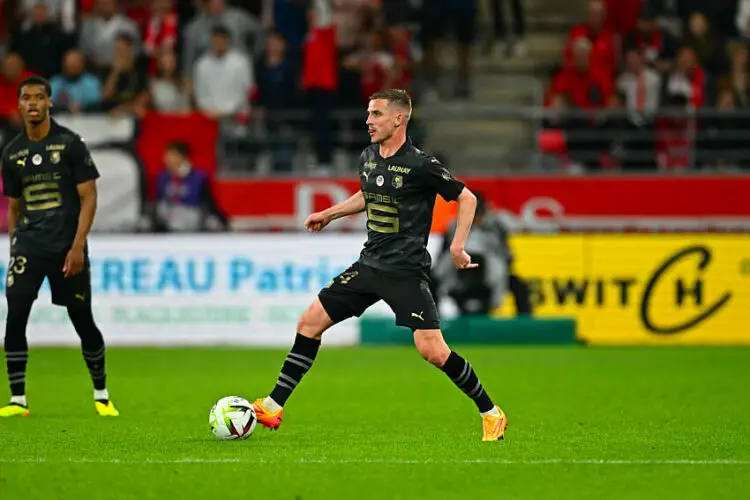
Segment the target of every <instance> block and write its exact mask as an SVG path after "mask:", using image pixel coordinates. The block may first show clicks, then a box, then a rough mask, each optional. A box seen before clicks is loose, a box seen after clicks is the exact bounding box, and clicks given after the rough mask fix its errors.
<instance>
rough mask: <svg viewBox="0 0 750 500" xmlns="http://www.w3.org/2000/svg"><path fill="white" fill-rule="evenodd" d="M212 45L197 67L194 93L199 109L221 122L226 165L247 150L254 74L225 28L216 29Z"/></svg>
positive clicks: (221, 150)
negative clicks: (236, 153) (238, 153)
mask: <svg viewBox="0 0 750 500" xmlns="http://www.w3.org/2000/svg"><path fill="white" fill-rule="evenodd" d="M211 45H212V47H211V51H210V52H206V53H205V54H203V55H202V56H201V57H200V58H199V59H198V62H197V63H196V64H195V67H194V70H193V90H194V93H195V104H196V107H197V109H198V110H199V111H200V112H201V113H203V114H204V115H206V116H208V117H209V118H213V119H215V120H218V122H219V141H218V142H217V144H216V147H217V156H218V157H219V159H220V160H219V161H220V162H222V163H224V164H227V163H228V162H230V161H232V160H234V159H235V158H234V157H233V156H237V155H233V154H232V153H233V152H234V151H235V150H244V149H246V146H247V143H246V140H245V139H246V138H247V126H246V123H247V120H248V118H249V113H250V98H251V92H252V91H253V90H254V89H255V73H254V68H253V65H252V63H251V62H250V58H249V57H248V55H247V54H246V53H244V52H242V51H240V50H237V49H235V48H234V47H232V39H231V34H230V32H229V30H228V29H227V28H225V27H224V26H216V27H214V28H213V36H212V40H211ZM245 163H246V162H244V161H243V162H242V164H243V165H244V164H245Z"/></svg>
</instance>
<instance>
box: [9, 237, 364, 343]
mask: <svg viewBox="0 0 750 500" xmlns="http://www.w3.org/2000/svg"><path fill="white" fill-rule="evenodd" d="M365 237H366V236H365V235H364V234H350V235H341V234H328V235H327V234H325V233H321V234H308V233H301V234H293V235H273V234H243V235H224V234H222V235H213V234H204V235H169V236H166V235H164V236H162V235H117V236H114V235H104V234H94V235H92V236H91V238H90V241H89V245H90V249H91V272H92V276H91V279H92V289H93V305H94V314H95V317H96V320H97V323H98V324H99V328H100V329H101V330H102V332H103V334H104V337H105V340H106V341H107V342H108V344H109V345H152V346H173V345H245V346H269V347H270V346H275V347H288V346H289V345H291V343H292V341H293V339H294V335H295V332H296V326H297V320H298V318H299V315H300V314H301V313H302V312H303V311H304V309H305V308H306V307H307V306H308V305H309V304H310V302H311V301H312V300H313V298H314V297H315V296H316V294H317V293H318V291H319V290H320V288H322V287H324V286H325V285H327V284H328V282H329V281H330V280H331V279H332V278H333V277H334V276H336V275H337V274H339V273H340V272H341V271H343V270H344V269H345V268H346V267H348V266H349V265H350V264H351V263H352V262H354V261H355V260H356V259H357V258H358V255H359V252H360V250H361V247H362V243H363V242H364V240H365ZM0 242H1V243H0V252H2V254H0V255H5V256H7V255H8V242H7V238H2V239H0ZM6 267H7V257H6V258H3V259H2V264H1V270H2V272H3V276H4V275H5V274H4V273H5V272H6ZM2 281H3V284H2V285H1V286H2V287H3V293H4V292H5V289H4V287H5V283H4V282H5V280H2ZM2 309H3V311H2V313H0V314H2V316H3V317H5V310H4V309H5V301H2ZM28 337H29V342H30V344H31V345H77V344H78V338H77V336H76V334H75V332H74V330H73V328H72V326H71V325H70V324H69V321H68V319H67V313H66V310H65V308H62V307H56V306H53V305H52V304H51V302H50V296H49V285H48V283H47V282H45V284H44V286H43V288H42V290H41V292H40V294H39V299H38V300H37V302H36V303H35V305H34V309H33V311H32V315H31V318H30V322H29V328H28ZM358 342H359V326H358V322H357V320H356V319H349V320H347V321H345V322H343V323H341V324H340V325H336V326H335V327H334V328H332V329H331V330H330V331H329V332H327V333H326V336H325V339H324V345H353V344H357V343H358Z"/></svg>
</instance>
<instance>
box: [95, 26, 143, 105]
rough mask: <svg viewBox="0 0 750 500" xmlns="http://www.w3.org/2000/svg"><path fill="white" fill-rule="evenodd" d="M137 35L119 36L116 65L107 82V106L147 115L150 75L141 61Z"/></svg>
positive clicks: (103, 96) (112, 67) (105, 88)
mask: <svg viewBox="0 0 750 500" xmlns="http://www.w3.org/2000/svg"><path fill="white" fill-rule="evenodd" d="M135 50H136V49H135V47H134V42H133V39H132V38H131V37H130V36H129V35H126V34H122V35H118V36H117V38H116V40H115V54H114V59H113V60H112V66H111V67H110V70H109V73H108V74H107V78H106V80H105V83H104V89H103V90H102V98H103V100H104V110H105V111H109V112H110V113H112V114H115V115H116V114H123V113H124V114H133V115H136V116H143V115H144V114H145V113H146V110H147V108H148V100H149V95H148V76H147V74H146V70H145V68H143V67H142V66H141V65H139V64H137V61H136V53H135Z"/></svg>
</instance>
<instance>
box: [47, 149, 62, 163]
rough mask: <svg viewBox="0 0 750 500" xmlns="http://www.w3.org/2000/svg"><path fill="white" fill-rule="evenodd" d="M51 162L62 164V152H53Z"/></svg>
mask: <svg viewBox="0 0 750 500" xmlns="http://www.w3.org/2000/svg"><path fill="white" fill-rule="evenodd" d="M49 161H51V162H52V163H60V152H59V151H53V152H52V154H51V155H50V157H49Z"/></svg>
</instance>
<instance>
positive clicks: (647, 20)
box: [623, 4, 677, 73]
mask: <svg viewBox="0 0 750 500" xmlns="http://www.w3.org/2000/svg"><path fill="white" fill-rule="evenodd" d="M623 45H624V49H625V51H630V50H639V51H641V53H642V54H643V56H644V57H645V59H646V62H647V63H648V64H650V65H652V66H653V67H654V68H655V69H656V70H657V71H660V72H663V73H666V72H667V71H669V70H671V69H672V64H673V62H674V58H675V56H676V54H677V40H676V39H675V38H674V36H672V34H671V33H670V32H669V31H666V30H663V29H661V28H659V24H658V22H657V20H656V13H655V11H654V9H652V8H651V7H650V6H649V5H648V4H646V5H644V8H643V10H642V11H641V13H640V15H639V17H638V25H637V27H636V29H635V30H634V31H631V32H630V33H628V35H627V36H626V37H625V42H624V44H623Z"/></svg>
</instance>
